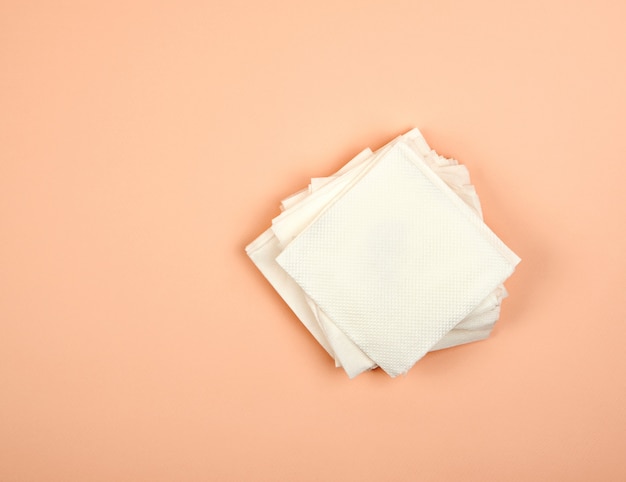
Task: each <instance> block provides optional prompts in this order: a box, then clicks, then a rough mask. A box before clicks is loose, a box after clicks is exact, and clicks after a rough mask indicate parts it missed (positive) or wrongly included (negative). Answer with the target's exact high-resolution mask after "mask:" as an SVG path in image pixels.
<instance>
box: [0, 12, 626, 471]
mask: <svg viewBox="0 0 626 482" xmlns="http://www.w3.org/2000/svg"><path fill="white" fill-rule="evenodd" d="M625 17H626V4H625V3H624V2H622V1H617V0H616V1H588V2H572V1H556V0H530V1H526V2H497V1H485V0H479V1H474V2H458V1H443V0H441V1H439V0H438V1H405V2H402V1H385V2H383V1H379V2H375V1H358V2H357V1H335V0H333V1H331V0H320V1H315V2H313V1H311V2H302V3H299V4H297V3H293V2H287V1H283V2H280V1H272V0H270V1H266V2H252V1H247V2H243V1H240V2H216V1H204V2H156V1H155V2H148V1H135V2H129V1H113V2H77V1H76V2H75V1H59V2H56V1H55V2H19V1H13V2H10V1H1V2H0V230H1V231H0V480H2V481H3V482H9V481H20V482H21V481H113V480H115V481H208V480H225V481H230V480H233V481H242V480H260V481H282V480H287V481H299V480H302V481H310V480H324V481H325V480H358V481H368V480H372V481H379V480H391V481H396V480H397V481H416V480H420V481H421V480H425V481H455V480H463V481H485V480H495V481H527V480H533V481H555V480H559V481H562V480H565V481H579V480H580V481H587V480H611V481H613V480H626V461H625V459H624V448H625V447H624V446H625V442H626V410H625V409H624V406H625V404H626V351H625V350H624V342H625V341H626V324H625V321H626V316H625V315H626V309H625V307H624V306H625V305H624V289H625V288H626V259H625V254H624V246H625V244H626V243H625V242H626V239H625V234H626V227H625V220H626V212H625V205H626V196H625V189H626V188H625V186H624V182H625V180H626V169H625V167H624V166H625V162H624V161H625V160H624V155H625V152H626V149H625V148H626V135H625V134H624V129H625V127H626V123H625V120H626V114H625V112H626V94H625V88H624V86H625V85H626V66H625V62H624V60H625V54H626V34H625V31H626V30H625V29H624V19H625ZM412 126H416V127H419V128H420V129H422V131H423V133H424V135H425V136H426V138H427V140H428V141H429V142H430V143H431V145H432V146H433V147H435V148H436V149H437V150H439V151H440V152H441V153H443V154H446V155H448V156H454V157H457V158H458V159H460V160H461V161H462V162H463V163H465V164H466V165H467V166H468V167H469V169H470V172H471V174H472V179H473V181H474V183H475V185H476V187H477V189H478V192H479V195H480V196H481V200H482V202H483V206H484V210H485V216H486V220H487V222H488V224H489V225H490V226H491V227H492V229H494V231H495V232H496V233H498V234H499V235H500V237H502V239H503V240H504V241H505V242H506V243H507V244H508V245H510V246H511V248H513V249H514V250H515V251H516V252H517V253H518V254H519V255H520V256H521V257H522V258H523V262H522V264H521V265H520V266H519V268H518V270H517V272H516V273H515V275H514V276H513V277H512V278H511V280H510V281H509V282H508V284H507V286H508V288H509V290H510V293H511V296H510V298H509V299H507V300H506V301H505V304H504V308H503V314H502V319H501V321H500V323H499V325H498V326H497V329H496V331H495V333H494V335H493V336H492V337H491V338H490V339H489V340H487V341H485V342H481V343H477V344H473V345H468V346H464V347H459V348H454V349H450V350H445V351H442V352H439V353H436V354H431V355H428V356H427V357H426V358H424V359H423V360H422V361H420V362H419V363H418V364H417V366H416V367H415V368H414V369H413V370H412V371H411V372H410V373H409V375H408V376H406V377H401V378H399V379H395V380H391V379H389V378H388V377H386V376H385V375H384V374H383V373H380V372H374V373H370V374H364V375H362V376H360V377H358V378H357V379H356V380H354V381H349V380H348V379H347V377H346V376H345V375H344V374H343V373H342V372H341V371H340V370H336V369H335V368H334V367H333V364H332V362H331V360H330V358H328V356H327V355H326V354H325V353H324V352H323V350H322V349H321V348H320V347H319V346H317V344H316V343H315V342H314V340H313V338H312V337H311V336H310V335H309V334H308V333H307V332H306V330H305V329H304V328H303V327H302V326H301V325H300V324H299V322H298V321H297V319H296V318H295V316H294V315H293V314H292V313H291V312H290V311H289V309H288V308H287V307H286V306H285V305H284V304H283V302H282V301H281V299H280V298H279V297H278V296H277V295H276V294H275V293H274V291H273V290H272V289H271V287H270V286H269V284H268V283H267V282H266V281H265V280H264V279H263V277H262V276H261V275H260V273H258V272H257V270H256V269H255V267H254V265H253V264H252V263H251V262H250V261H249V260H248V259H247V258H246V256H245V254H244V251H243V248H244V246H245V245H246V244H247V243H248V242H250V241H251V240H252V239H253V238H254V237H256V235H257V234H259V233H260V232H261V231H262V230H263V229H265V228H266V227H267V225H268V224H269V221H270V219H271V218H272V217H273V216H274V215H276V214H277V213H278V201H279V200H280V199H281V198H282V197H284V196H286V195H287V194H290V193H291V192H293V191H296V190H298V189H300V188H302V187H304V186H305V185H306V183H307V180H308V178H309V177H311V176H318V175H326V174H329V173H331V172H332V171H333V170H335V169H337V168H339V167H340V166H341V165H342V164H343V163H344V162H345V161H347V160H348V159H349V158H350V157H351V156H353V155H354V154H356V153H357V152H359V151H360V150H361V149H362V148H364V147H366V146H371V147H373V148H377V147H379V146H381V145H382V144H383V143H385V142H387V141H389V140H390V139H391V138H393V137H394V136H396V135H398V134H400V133H402V132H404V131H406V130H407V129H409V128H410V127H412Z"/></svg>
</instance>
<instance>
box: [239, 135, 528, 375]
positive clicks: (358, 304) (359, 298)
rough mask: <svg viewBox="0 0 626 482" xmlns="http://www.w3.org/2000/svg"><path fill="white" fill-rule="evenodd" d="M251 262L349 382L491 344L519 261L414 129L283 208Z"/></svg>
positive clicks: (464, 175)
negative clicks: (435, 353)
mask: <svg viewBox="0 0 626 482" xmlns="http://www.w3.org/2000/svg"><path fill="white" fill-rule="evenodd" d="M281 209H282V213H281V214H280V215H279V216H278V217H276V218H275V219H274V220H273V221H272V226H271V227H270V228H269V229H268V230H267V231H265V232H264V233H263V234H261V236H259V237H258V238H257V239H256V240H255V241H253V242H252V243H251V244H250V245H249V246H247V248H246V251H247V253H248V255H249V256H250V258H251V259H252V261H253V262H254V263H255V264H256V265H257V267H258V268H259V270H260V271H261V272H262V273H263V274H264V276H265V277H266V278H267V279H268V281H269V282H270V283H271V284H272V285H273V286H274V288H275V289H276V290H277V291H278V293H279V294H280V295H281V296H282V297H283V298H284V300H285V301H286V303H287V304H288V305H289V306H290V308H291V309H292V310H293V311H294V313H295V314H296V316H297V317H298V318H299V319H300V320H301V322H302V323H303V324H304V325H305V326H306V327H307V329H308V330H309V331H310V332H311V334H312V335H313V336H314V337H315V339H316V340H317V341H318V342H319V343H320V344H321V345H322V346H323V347H324V348H325V349H326V351H327V352H328V353H329V354H330V355H331V356H332V357H333V358H334V359H335V363H336V365H337V366H338V367H342V368H343V369H344V370H345V371H346V373H347V374H348V376H349V377H351V378H352V377H354V376H356V375H358V374H360V373H362V372H363V371H366V370H370V369H373V368H376V367H380V368H381V369H382V370H384V371H385V372H386V373H388V374H389V375H390V376H397V375H399V374H402V373H406V372H407V371H408V370H409V369H410V368H411V367H412V366H413V365H414V364H415V363H416V362H417V361H418V360H419V359H420V358H421V357H423V356H424V355H425V354H426V353H427V352H428V351H431V350H437V349H442V348H447V347H451V346H455V345H459V344H463V343H469V342H472V341H477V340H482V339H484V338H486V337H488V336H489V334H490V332H491V330H492V328H493V325H494V323H495V322H496V321H497V319H498V317H499V313H500V304H501V302H502V299H503V298H504V297H505V296H506V295H507V293H506V290H505V289H504V287H503V285H502V283H503V282H504V280H506V279H507V278H508V277H509V276H510V275H511V274H512V273H513V270H514V268H515V266H516V265H517V264H518V263H519V261H520V259H519V258H518V257H517V255H515V254H514V253H513V252H512V251H511V250H510V249H509V248H507V247H506V246H505V245H504V243H503V242H502V241H501V240H500V239H499V238H498V237H497V236H496V235H495V234H494V233H493V232H492V231H491V230H490V229H489V228H488V227H487V226H486V224H485V223H484V222H483V221H482V212H481V209H480V203H479V201H478V196H477V195H476V191H475V190H474V188H473V186H472V185H471V184H470V181H469V174H468V172H467V170H466V169H465V167H463V166H461V165H459V164H458V163H457V162H456V161H454V160H451V159H446V158H444V157H442V156H439V155H438V154H436V153H435V152H434V151H433V150H431V149H430V147H429V146H428V144H427V143H426V141H425V140H424V138H423V137H422V135H421V134H420V132H419V131H418V130H417V129H413V130H411V131H410V132H408V133H407V134H405V135H403V136H400V137H398V138H396V139H394V140H393V141H392V142H390V143H389V144H387V145H386V146H384V147H383V148H381V149H380V150H378V151H377V152H376V153H374V152H372V151H371V150H369V149H366V150H364V151H363V152H361V153H360V154H359V155H357V156H356V157H355V158H354V159H352V160H351V161H350V162H348V163H347V164H346V165H345V166H344V167H343V168H341V169H340V170H339V171H338V172H337V173H335V174H334V175H332V176H330V177H327V178H315V179H312V180H311V184H310V185H309V187H308V189H306V190H304V191H301V192H298V193H296V194H294V195H292V196H290V197H289V198H287V199H285V200H283V201H282V203H281Z"/></svg>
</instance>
